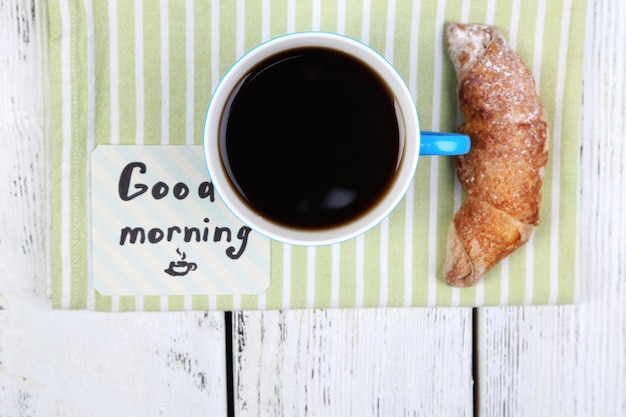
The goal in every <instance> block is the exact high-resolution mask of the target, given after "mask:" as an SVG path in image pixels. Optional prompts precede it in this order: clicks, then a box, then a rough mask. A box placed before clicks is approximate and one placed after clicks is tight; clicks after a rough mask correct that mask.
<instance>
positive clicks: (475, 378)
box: [472, 308, 480, 417]
mask: <svg viewBox="0 0 626 417" xmlns="http://www.w3.org/2000/svg"><path fill="white" fill-rule="evenodd" d="M478 315H479V312H478V308H473V309H472V384H473V385H472V392H473V401H474V411H473V415H474V417H479V416H480V383H479V377H480V375H479V371H478V370H479V368H480V364H479V363H478V361H479V359H480V355H479V352H478V345H479V340H478V338H479V329H478Z"/></svg>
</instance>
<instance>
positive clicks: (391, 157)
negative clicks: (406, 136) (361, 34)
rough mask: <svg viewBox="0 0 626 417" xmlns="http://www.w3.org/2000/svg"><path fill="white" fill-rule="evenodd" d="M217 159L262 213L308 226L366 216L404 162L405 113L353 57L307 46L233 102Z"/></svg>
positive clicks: (270, 66)
mask: <svg viewBox="0 0 626 417" xmlns="http://www.w3.org/2000/svg"><path fill="white" fill-rule="evenodd" d="M231 101H232V103H231V104H230V105H229V107H228V108H227V109H226V110H225V111H224V114H223V115H222V120H221V125H220V153H221V158H222V161H223V163H224V165H225V168H226V170H227V172H228V175H229V176H230V180H231V182H232V183H233V185H234V186H235V187H236V188H237V189H238V190H239V192H240V194H241V195H242V196H243V197H244V199H245V200H246V201H247V202H248V204H249V205H250V206H251V207H252V208H253V209H254V210H255V211H256V212H258V213H259V214H261V215H262V216H264V217H266V218H267V219H268V220H272V221H274V222H276V223H280V224H283V225H288V226H292V227H297V228H305V229H320V228H327V227H333V226H337V225H340V224H342V223H345V222H347V221H349V220H351V219H353V218H355V217H357V216H360V215H362V214H364V213H366V212H367V211H368V209H370V208H371V207H372V206H373V205H374V204H375V203H376V202H377V201H378V200H379V199H380V198H382V196H384V194H385V192H386V191H387V189H388V188H389V187H390V186H391V185H392V183H393V180H394V177H395V172H396V169H397V167H398V163H399V160H400V158H401V139H400V137H399V127H398V124H399V115H398V114H396V108H395V105H394V97H393V95H392V94H391V92H390V91H389V88H388V87H387V85H386V83H385V82H384V81H383V80H381V79H380V78H379V76H378V75H377V74H375V73H374V72H373V71H372V70H371V69H370V68H369V67H367V66H366V65H365V64H363V63H361V62H360V61H358V60H356V59H355V58H353V57H350V56H348V55H346V54H343V53H340V52H336V51H333V50H330V49H324V48H302V49H296V50H290V51H286V52H283V53H280V54H277V55H275V56H272V57H270V58H269V59H267V60H266V61H264V62H262V63H260V64H258V65H257V66H256V67H255V68H253V69H252V70H251V71H250V73H249V74H248V75H247V77H245V79H244V80H243V81H242V82H241V83H240V86H239V88H238V90H236V91H235V92H234V93H233V96H231Z"/></svg>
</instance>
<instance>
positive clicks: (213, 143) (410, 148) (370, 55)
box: [203, 32, 420, 246]
mask: <svg viewBox="0 0 626 417" xmlns="http://www.w3.org/2000/svg"><path fill="white" fill-rule="evenodd" d="M306 46H316V47H317V46H320V47H326V48H330V49H334V50H340V51H342V52H344V53H347V54H350V55H352V56H354V57H355V58H357V59H359V60H360V61H362V62H364V63H365V64H367V65H368V66H370V68H372V69H373V70H374V71H376V72H377V73H378V74H380V75H381V77H382V78H383V79H384V80H385V81H386V83H387V84H388V86H389V88H390V89H391V90H392V91H393V93H394V95H395V97H396V105H397V107H398V109H399V111H400V113H401V117H402V119H403V120H404V144H403V145H404V146H403V148H404V149H403V154H402V158H401V162H400V167H399V169H398V172H397V174H396V177H395V180H394V183H393V184H392V185H391V187H390V189H388V190H387V191H386V193H385V195H384V196H383V198H381V199H380V201H379V202H378V203H377V204H376V205H375V206H374V207H372V208H370V209H369V210H368V211H367V212H366V213H364V214H362V215H360V216H358V217H356V218H355V219H354V220H352V221H350V222H346V223H343V224H341V225H338V226H332V227H329V228H325V229H297V228H295V227H290V226H286V225H282V224H279V223H276V222H273V221H271V220H268V219H266V218H264V217H263V216H261V215H260V214H259V213H258V212H256V211H254V210H252V209H251V208H250V207H248V205H247V203H246V202H244V201H243V199H242V198H241V197H240V196H239V194H238V193H237V192H236V191H233V190H232V189H231V186H230V179H229V178H228V176H227V174H226V173H225V172H224V168H223V164H222V162H221V158H220V152H219V141H218V140H215V139H216V138H217V137H218V133H219V125H220V119H221V116H222V109H223V108H224V106H225V105H226V102H227V100H228V99H229V97H230V96H231V92H232V91H233V89H234V88H235V87H236V86H237V84H238V83H239V82H240V81H241V79H242V77H243V76H244V75H245V74H246V73H247V71H249V70H250V69H252V67H253V66H254V65H256V64H257V63H258V62H261V61H262V60H264V59H265V58H267V57H270V56H272V55H275V54H276V53H278V52H281V51H285V50H289V49H295V48H301V47H306ZM211 138H213V140H211ZM419 149H420V126H419V118H418V115H417V110H416V108H415V102H414V101H413V97H412V95H411V94H410V91H409V89H408V87H407V85H406V83H405V82H404V79H403V78H402V77H401V76H400V74H399V73H398V72H397V70H396V69H395V68H394V67H393V66H392V65H391V64H390V63H389V62H388V61H387V60H386V59H385V58H384V57H383V56H382V55H381V54H380V53H378V52H377V51H376V50H374V49H373V48H371V47H369V46H367V45H365V44H364V43H362V42H360V41H358V40H355V39H353V38H350V37H347V36H345V35H341V34H336V33H329V32H297V33H290V34H285V35H281V36H278V37H276V38H273V39H270V40H268V41H265V42H263V43H261V44H259V45H257V46H256V47H254V48H253V49H251V50H250V51H248V52H246V53H245V54H244V55H243V56H241V57H240V58H239V59H238V60H237V61H236V62H235V63H234V64H233V65H232V66H231V67H230V68H229V69H228V70H227V72H226V73H225V74H224V76H223V77H222V78H221V80H220V82H219V84H218V85H217V87H216V88H215V91H214V92H213V95H212V97H211V100H210V101H209V105H208V109H207V112H206V117H205V123H204V131H203V150H204V156H205V162H206V165H207V170H208V173H209V176H210V179H211V182H212V183H213V187H214V188H215V190H216V192H217V195H218V196H219V197H220V198H221V199H222V201H223V202H224V204H225V205H226V206H227V207H228V208H229V210H230V211H231V212H232V213H233V214H234V215H235V217H237V218H238V219H239V220H240V221H241V222H242V223H244V224H245V225H247V226H248V227H250V228H251V229H252V230H254V231H256V232H258V233H260V234H262V235H264V236H266V237H268V238H270V239H273V240H277V241H280V242H283V243H287V244H292V245H300V246H320V245H330V244H335V243H340V242H342V241H346V240H349V239H352V238H354V237H357V236H359V235H361V234H363V233H365V232H366V231H368V230H369V229H371V228H373V227H375V226H376V225H378V224H379V223H380V222H381V221H383V219H385V218H386V217H387V216H389V214H390V213H391V212H392V211H393V210H394V208H395V207H396V206H397V205H398V204H399V203H400V201H401V200H402V198H403V197H404V195H405V194H406V192H407V190H408V188H409V186H410V185H411V183H412V181H413V176H414V175H415V170H416V169H417V162H418V159H419Z"/></svg>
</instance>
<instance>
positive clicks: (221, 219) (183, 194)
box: [91, 145, 270, 295]
mask: <svg viewBox="0 0 626 417" xmlns="http://www.w3.org/2000/svg"><path fill="white" fill-rule="evenodd" d="M91 203H92V211H91V213H92V219H91V224H92V227H91V234H92V236H91V242H92V265H93V268H92V271H93V279H94V287H95V288H96V290H97V291H98V292H100V293H101V294H103V295H224V294H232V295H244V294H260V293H263V292H264V291H265V290H266V289H267V287H268V286H269V281H270V269H269V262H270V241H269V239H267V238H265V237H263V236H261V235H259V234H257V233H255V232H254V231H252V230H250V228H249V227H247V226H245V225H243V224H242V223H241V222H240V221H239V220H238V219H237V218H236V217H234V215H232V213H231V212H230V211H229V210H228V208H227V207H226V206H225V205H224V203H223V202H222V201H221V200H220V198H219V196H218V195H217V194H216V192H215V189H214V188H213V184H212V183H211V180H210V178H209V177H208V173H207V170H206V165H205V163H204V155H203V150H202V147H201V146H192V145H185V146H174V145H169V146H131V145H107V146H98V147H97V148H96V149H95V150H94V151H93V152H92V154H91Z"/></svg>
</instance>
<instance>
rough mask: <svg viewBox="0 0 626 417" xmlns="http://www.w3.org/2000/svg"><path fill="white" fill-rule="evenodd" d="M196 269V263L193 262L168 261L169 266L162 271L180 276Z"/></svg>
mask: <svg viewBox="0 0 626 417" xmlns="http://www.w3.org/2000/svg"><path fill="white" fill-rule="evenodd" d="M196 269H198V265H197V264H196V263H195V262H186V261H170V265H169V267H168V268H167V269H166V270H165V271H164V272H165V273H167V274H169V275H171V276H173V277H181V276H185V275H187V274H188V273H189V271H195V270H196Z"/></svg>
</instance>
